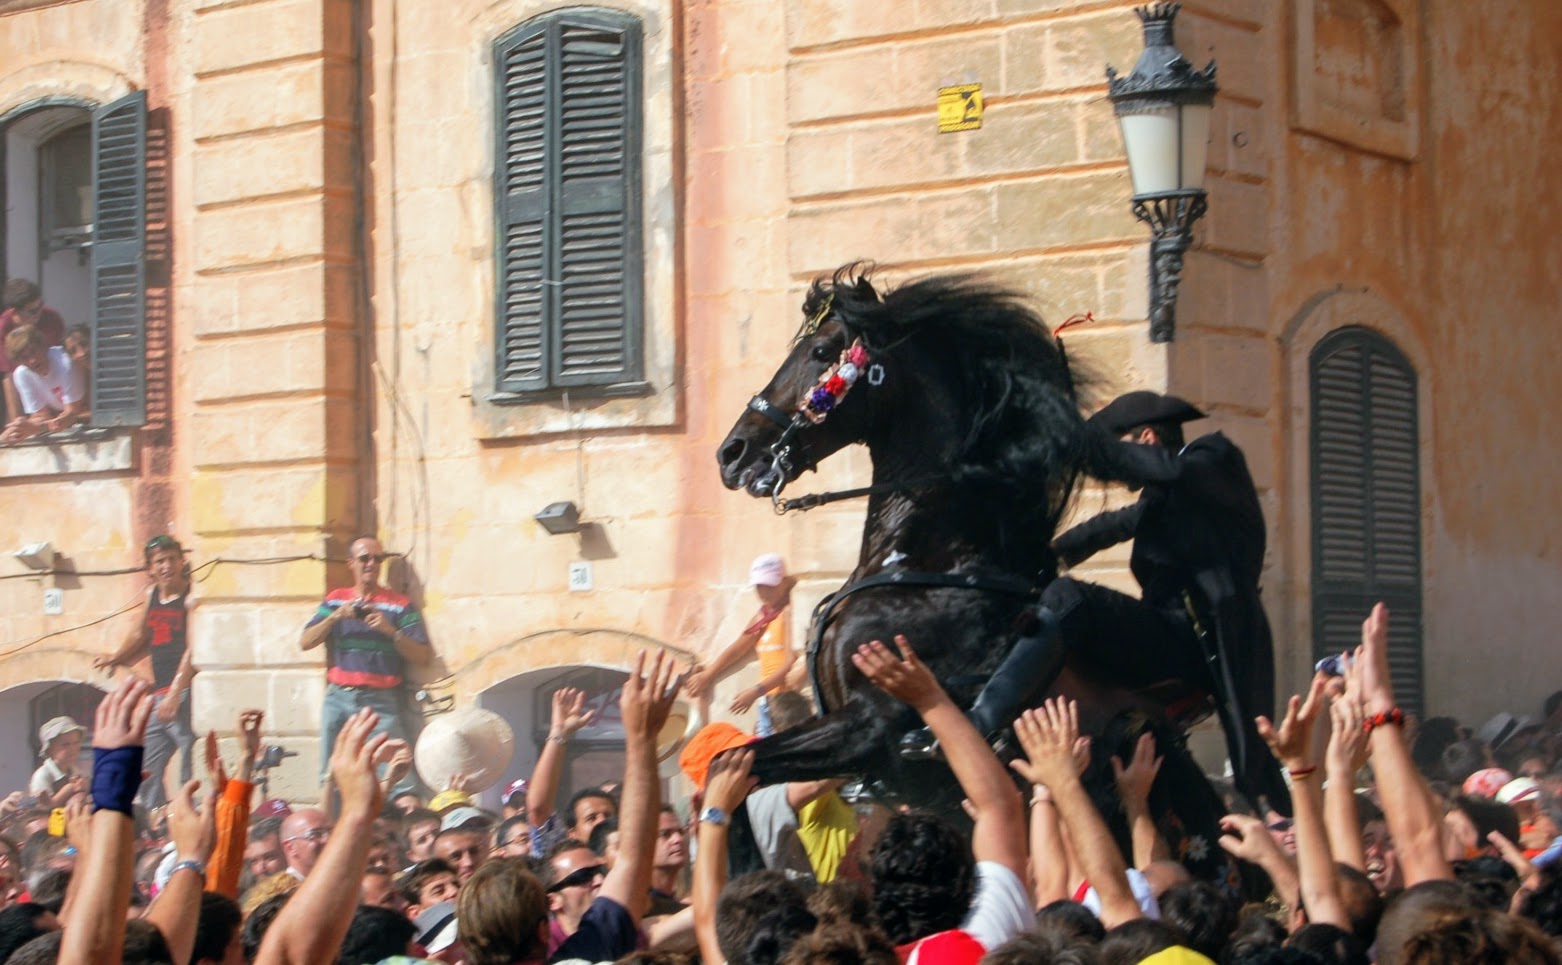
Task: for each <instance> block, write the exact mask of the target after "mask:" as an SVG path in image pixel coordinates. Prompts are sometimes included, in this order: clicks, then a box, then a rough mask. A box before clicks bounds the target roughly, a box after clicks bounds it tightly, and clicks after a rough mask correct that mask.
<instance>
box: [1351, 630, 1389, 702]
mask: <svg viewBox="0 0 1562 965" xmlns="http://www.w3.org/2000/svg"><path fill="white" fill-rule="evenodd" d="M1352 664H1353V666H1352V670H1354V672H1355V677H1356V680H1355V683H1356V685H1357V687H1358V688H1359V689H1360V692H1361V701H1362V706H1363V709H1364V710H1365V712H1366V713H1367V714H1368V715H1372V714H1381V713H1386V712H1388V711H1390V710H1393V709H1394V678H1393V677H1392V676H1391V675H1390V673H1389V669H1388V607H1386V606H1384V605H1383V604H1381V603H1378V604H1375V605H1374V606H1373V607H1372V612H1371V613H1370V614H1368V615H1367V619H1365V620H1363V621H1362V623H1361V646H1359V647H1357V648H1356V659H1355V660H1354V661H1353V662H1352ZM1347 686H1348V685H1347Z"/></svg>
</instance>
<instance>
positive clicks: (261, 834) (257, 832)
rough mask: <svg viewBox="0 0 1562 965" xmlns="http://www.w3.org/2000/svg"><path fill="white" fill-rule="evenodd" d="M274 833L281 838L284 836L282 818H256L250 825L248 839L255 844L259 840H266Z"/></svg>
mask: <svg viewBox="0 0 1562 965" xmlns="http://www.w3.org/2000/svg"><path fill="white" fill-rule="evenodd" d="M272 835H276V836H277V837H279V838H280V837H281V836H282V819H281V818H256V819H255V820H254V821H253V822H252V823H251V824H250V826H249V838H248V841H249V843H250V844H254V843H255V842H257V841H264V840H265V839H267V838H269V837H271V836H272Z"/></svg>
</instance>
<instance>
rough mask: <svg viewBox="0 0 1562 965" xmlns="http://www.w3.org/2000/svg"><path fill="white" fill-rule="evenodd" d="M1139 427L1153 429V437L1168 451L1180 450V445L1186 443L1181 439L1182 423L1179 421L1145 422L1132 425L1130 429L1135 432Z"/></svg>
mask: <svg viewBox="0 0 1562 965" xmlns="http://www.w3.org/2000/svg"><path fill="white" fill-rule="evenodd" d="M1140 429H1153V430H1155V437H1156V438H1157V439H1159V440H1160V442H1161V448H1162V449H1165V450H1167V451H1169V452H1172V453H1176V452H1180V451H1181V450H1182V447H1183V446H1185V445H1187V443H1186V442H1184V441H1183V434H1182V423H1180V422H1147V423H1145V424H1144V425H1142V426H1134V427H1133V429H1132V430H1130V431H1134V432H1137V431H1138V430H1140Z"/></svg>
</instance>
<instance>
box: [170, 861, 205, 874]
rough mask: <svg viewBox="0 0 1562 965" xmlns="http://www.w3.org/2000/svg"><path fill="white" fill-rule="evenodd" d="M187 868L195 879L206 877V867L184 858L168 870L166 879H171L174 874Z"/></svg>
mask: <svg viewBox="0 0 1562 965" xmlns="http://www.w3.org/2000/svg"><path fill="white" fill-rule="evenodd" d="M186 868H189V869H190V870H191V871H193V872H195V874H196V876H197V877H200V878H205V877H206V866H205V865H204V864H202V863H201V862H199V861H196V860H195V859H194V858H186V859H184V860H183V861H181V862H179V863H178V864H176V865H174V866H173V867H172V868H170V869H169V870H168V877H170V878H172V877H173V876H174V874H175V873H176V872H180V871H183V870H184V869H186Z"/></svg>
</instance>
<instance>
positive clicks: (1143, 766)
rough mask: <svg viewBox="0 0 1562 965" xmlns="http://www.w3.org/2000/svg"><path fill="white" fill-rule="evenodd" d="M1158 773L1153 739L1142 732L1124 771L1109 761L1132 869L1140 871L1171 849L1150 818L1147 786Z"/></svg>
mask: <svg viewBox="0 0 1562 965" xmlns="http://www.w3.org/2000/svg"><path fill="white" fill-rule="evenodd" d="M1160 771H1161V758H1159V757H1156V756H1155V735H1154V734H1151V733H1149V732H1148V731H1146V732H1145V733H1143V734H1141V735H1139V742H1138V743H1137V744H1135V745H1134V756H1133V759H1132V760H1130V761H1129V762H1128V766H1127V767H1124V766H1123V762H1122V761H1120V760H1118V759H1117V758H1116V757H1113V758H1112V774H1113V775H1114V776H1115V777H1116V778H1117V796H1118V797H1119V798H1120V799H1121V800H1122V802H1123V813H1124V815H1125V816H1126V817H1127V818H1128V833H1129V837H1130V838H1132V840H1133V849H1134V867H1135V868H1138V869H1139V870H1140V871H1143V870H1144V869H1145V868H1148V867H1149V866H1150V865H1151V863H1152V862H1156V861H1164V860H1166V859H1169V858H1170V857H1171V848H1169V847H1167V845H1166V840H1165V839H1164V838H1162V837H1161V832H1160V831H1159V829H1157V828H1156V827H1155V819H1154V818H1153V817H1151V816H1150V786H1151V785H1153V784H1154V783H1155V775H1157V774H1159V773H1160Z"/></svg>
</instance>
